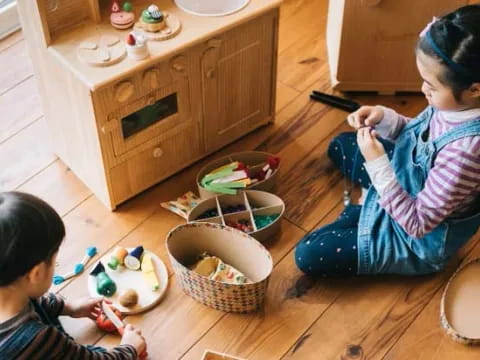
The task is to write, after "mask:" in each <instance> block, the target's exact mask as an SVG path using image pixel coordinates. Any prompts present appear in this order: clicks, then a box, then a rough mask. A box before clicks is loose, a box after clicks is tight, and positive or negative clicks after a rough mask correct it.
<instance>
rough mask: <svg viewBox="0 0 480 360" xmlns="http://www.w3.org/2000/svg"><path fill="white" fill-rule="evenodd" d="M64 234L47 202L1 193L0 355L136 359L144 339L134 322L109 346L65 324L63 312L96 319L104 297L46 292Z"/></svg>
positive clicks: (3, 356)
mask: <svg viewBox="0 0 480 360" xmlns="http://www.w3.org/2000/svg"><path fill="white" fill-rule="evenodd" d="M64 236H65V227H64V225H63V222H62V219H61V218H60V216H59V215H58V214H57V213H56V212H55V210H54V209H53V208H52V207H50V206H49V205H48V204H47V203H45V202H44V201H42V200H40V199H38V198H36V197H35V196H32V195H28V194H24V193H19V192H4V193H0V359H5V360H7V359H8V360H13V359H29V360H30V359H41V360H46V359H59V360H60V359H62V360H65V359H81V360H85V359H89V360H90V359H92V360H103V359H125V360H127V359H128V360H131V359H132V360H135V359H137V357H138V354H141V353H142V352H143V351H144V350H145V346H146V345H145V339H144V338H143V336H142V334H141V331H140V330H138V329H135V328H134V327H133V326H131V325H127V326H126V328H125V332H124V335H123V337H122V341H121V343H120V346H117V347H115V348H113V349H111V350H109V351H107V350H106V349H104V348H100V347H93V346H84V345H81V344H78V343H76V342H75V341H74V340H73V338H71V337H70V336H69V335H68V334H67V333H66V332H65V331H64V329H63V328H62V326H61V324H60V322H59V320H58V316H59V315H67V316H71V317H74V318H80V317H89V318H91V319H95V316H96V314H97V313H98V312H99V311H100V301H101V299H79V300H76V301H73V302H68V301H64V300H63V299H61V298H60V297H58V296H56V295H54V294H48V295H45V293H46V292H47V291H48V289H49V288H50V285H51V282H52V276H53V271H54V266H55V260H56V257H57V253H58V249H59V247H60V244H61V243H62V241H63V238H64Z"/></svg>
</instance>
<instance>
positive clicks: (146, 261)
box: [142, 254, 160, 291]
mask: <svg viewBox="0 0 480 360" xmlns="http://www.w3.org/2000/svg"><path fill="white" fill-rule="evenodd" d="M142 273H143V277H144V278H145V281H147V283H148V284H149V285H150V286H151V288H152V291H157V290H158V289H159V288H160V285H159V283H158V278H157V274H156V272H155V267H154V265H153V261H152V257H151V256H150V254H145V255H143V260H142Z"/></svg>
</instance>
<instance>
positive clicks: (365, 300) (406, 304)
mask: <svg viewBox="0 0 480 360" xmlns="http://www.w3.org/2000/svg"><path fill="white" fill-rule="evenodd" d="M326 8H327V0H286V1H285V3H284V5H283V8H282V13H281V22H280V43H279V68H278V99H277V118H276V123H275V125H272V126H268V127H265V128H262V129H260V130H258V131H256V132H254V133H252V134H250V135H249V136H246V137H245V138H243V139H242V140H241V141H238V142H237V143H234V144H232V145H231V146H229V147H227V148H225V149H223V150H222V151H221V152H219V153H217V154H214V155H212V156H211V157H210V159H211V158H212V157H217V156H220V155H222V154H226V153H229V152H232V151H238V150H250V149H259V150H266V151H269V152H273V153H276V154H278V155H279V156H280V157H281V159H282V169H281V175H280V184H279V195H280V196H281V197H282V198H283V199H284V200H285V202H286V205H287V212H286V216H285V220H284V221H283V223H282V229H283V232H282V236H281V238H279V239H277V240H276V241H273V242H271V243H269V244H267V246H268V248H269V250H270V251H271V252H272V256H273V258H274V262H275V268H274V272H273V275H272V278H271V282H270V286H269V291H268V298H267V301H266V306H265V309H264V310H263V311H262V312H259V313H256V314H252V315H233V314H225V313H221V312H217V311H214V310H212V309H209V308H207V307H204V306H203V305H201V304H199V303H196V302H195V301H193V300H191V299H190V298H189V297H187V296H186V295H184V294H183V293H182V291H181V290H180V288H179V287H178V285H177V284H176V281H175V278H174V277H173V276H171V277H170V281H171V283H170V288H169V290H168V293H167V296H166V298H165V299H164V301H163V302H162V303H161V304H160V305H159V306H158V307H156V308H155V309H153V310H152V311H150V312H148V313H146V314H144V315H139V316H132V317H129V318H128V321H129V322H131V323H134V324H137V325H138V326H140V327H141V328H142V329H143V331H144V333H145V334H146V336H147V339H148V346H149V352H150V354H151V358H152V359H166V360H171V359H195V360H199V359H200V358H201V355H202V353H203V351H204V350H205V349H208V348H209V349H214V350H217V351H221V352H227V353H231V354H234V355H238V356H241V357H244V358H248V359H251V360H253V359H260V360H269V359H301V360H306V359H312V360H313V359H315V360H319V359H320V360H323V359H343V360H350V359H406V360H407V359H408V360H410V359H455V360H464V359H478V358H479V356H480V352H479V350H477V349H475V348H470V347H465V346H462V345H458V344H456V343H454V342H452V341H451V340H450V339H449V338H447V337H446V336H445V335H444V333H443V331H442V329H441V328H440V326H439V303H440V297H441V294H442V290H443V287H444V285H445V282H446V280H447V279H448V277H449V276H450V274H451V273H452V271H453V270H454V269H455V268H456V266H458V264H459V262H464V261H466V260H468V259H471V258H473V257H477V256H480V244H479V239H480V237H479V236H477V237H476V238H475V239H474V240H472V241H471V242H470V243H469V244H468V245H467V246H466V248H464V249H462V251H461V253H460V256H459V259H458V260H455V261H454V262H453V263H452V264H451V266H450V267H449V269H448V271H446V272H444V273H442V274H438V275H435V276H423V277H416V278H400V277H383V276H382V277H374V278H360V279H350V280H343V281H340V280H335V281H332V280H331V281H322V282H314V281H312V280H310V279H308V278H306V277H303V276H302V274H301V273H300V272H299V270H297V269H296V267H295V264H294V260H293V253H292V249H293V248H294V246H295V244H296V243H297V241H298V240H299V239H300V238H301V237H302V236H303V235H304V234H306V233H307V232H309V231H310V230H312V229H314V228H316V227H318V226H321V225H323V224H326V223H328V222H330V221H332V220H333V219H334V218H335V217H336V216H337V215H338V214H339V212H340V211H341V210H342V204H341V195H342V191H343V189H342V182H341V178H340V175H339V173H338V172H336V171H335V170H333V169H332V168H331V166H330V165H329V163H328V161H326V158H325V149H326V147H327V145H328V143H329V141H330V139H331V138H332V137H333V136H335V134H338V133H339V132H341V131H345V130H347V126H346V125H345V121H344V120H345V115H346V114H345V113H344V112H342V111H339V110H334V109H332V108H329V107H327V106H325V105H322V104H319V103H315V102H311V101H309V99H308V93H309V92H310V91H311V90H312V89H321V90H324V91H329V81H328V66H327V63H326V51H325V21H326ZM409 56H410V55H409ZM352 61H354V59H352ZM0 64H1V65H2V66H1V68H2V71H1V72H0V117H1V121H0V164H1V172H0V189H1V190H13V189H17V190H21V191H27V192H31V193H33V194H36V195H38V196H40V197H42V198H44V199H45V200H47V201H48V202H49V203H50V204H52V205H53V206H54V207H55V209H57V211H58V212H59V213H60V214H61V215H62V216H63V219H64V221H65V224H66V226H67V233H68V235H67V238H66V240H65V243H64V245H63V246H62V249H61V252H60V255H59V260H58V262H59V263H58V265H57V266H58V269H57V272H58V273H62V272H65V271H69V270H70V269H71V264H72V263H75V262H76V261H78V260H79V258H80V257H81V256H82V254H83V252H84V250H85V248H86V247H87V246H88V245H91V244H94V245H96V246H97V247H98V249H99V251H100V253H101V254H103V253H105V252H108V251H109V250H111V249H112V248H113V247H114V246H115V245H117V244H120V245H122V246H132V245H135V244H138V243H142V244H143V245H144V246H145V247H147V248H150V249H151V250H153V251H155V252H156V253H157V254H159V255H160V256H161V258H162V259H163V260H164V261H165V262H166V263H167V264H168V259H167V255H166V250H165V246H164V240H165V235H166V234H167V232H168V231H169V229H171V228H172V227H173V226H175V225H177V224H180V223H181V222H182V220H181V219H180V218H179V217H177V216H176V215H173V214H171V213H169V212H167V211H165V210H163V209H162V208H161V207H160V203H161V202H162V201H165V200H169V199H171V198H172V197H175V196H177V195H181V194H183V193H184V192H186V191H188V190H194V189H195V182H194V178H195V174H196V172H197V171H198V170H199V168H200V167H201V166H202V164H204V163H205V161H203V162H201V163H198V164H196V165H194V166H192V167H190V168H188V169H186V170H184V171H183V172H181V173H179V174H178V175H176V176H174V177H173V178H171V179H169V180H167V181H165V182H164V183H162V184H160V185H158V186H156V187H154V188H152V189H150V190H149V191H147V192H145V193H143V194H141V195H140V196H138V197H137V198H135V199H133V200H131V201H129V202H127V203H126V204H124V205H122V206H121V207H120V208H119V209H118V211H117V212H115V213H112V212H110V211H109V210H107V209H106V208H105V207H104V206H103V205H102V204H101V203H100V201H98V200H97V199H96V198H95V197H94V196H93V195H92V194H91V193H90V191H89V190H88V189H87V188H86V187H85V186H84V185H83V184H82V183H81V182H80V181H79V180H78V179H77V178H76V177H75V175H74V174H73V173H72V172H71V171H70V170H69V169H68V168H67V167H66V166H65V165H64V164H63V163H62V162H61V161H60V160H59V159H58V158H57V157H56V156H55V155H54V153H53V149H51V148H50V145H49V141H48V133H47V129H46V126H45V122H44V118H43V114H42V108H41V104H40V100H39V97H38V92H37V88H36V83H35V81H36V80H35V77H34V76H33V73H32V64H31V62H30V60H29V57H28V54H27V52H26V49H25V42H24V40H23V38H22V34H21V33H16V34H14V35H12V36H10V37H9V38H7V39H5V40H3V41H1V42H0ZM357 99H358V100H359V101H361V102H362V103H364V104H374V103H381V104H384V105H387V106H391V107H393V108H395V109H396V110H397V111H400V112H402V113H404V114H406V115H414V114H416V113H418V112H419V111H420V110H421V109H422V108H423V106H424V105H425V102H424V100H423V98H422V97H421V96H415V95H410V96H396V97H394V96H391V97H388V96H387V97H380V96H361V97H357ZM49 101H53V102H54V101H55V99H50V100H49ZM66 121H68V119H66ZM207 160H208V159H207ZM207 160H206V161H207ZM168 265H169V264H168ZM169 272H170V275H172V269H171V267H170V265H169ZM53 290H54V291H58V292H59V293H60V294H62V295H64V296H66V297H77V296H83V295H86V294H87V288H86V275H85V274H84V275H82V276H80V277H79V278H77V279H75V280H74V281H72V282H68V283H66V284H64V285H63V286H61V287H57V288H55V289H53ZM65 323H66V327H67V329H68V330H69V331H70V332H71V333H72V335H74V336H75V337H76V338H77V339H78V340H79V341H81V342H84V343H95V344H98V345H104V346H114V345H115V344H117V343H118V341H119V338H118V337H115V336H105V335H104V334H102V333H100V332H99V331H97V329H96V327H95V326H94V325H93V324H92V323H91V322H90V321H88V320H74V321H73V320H68V319H66V320H65Z"/></svg>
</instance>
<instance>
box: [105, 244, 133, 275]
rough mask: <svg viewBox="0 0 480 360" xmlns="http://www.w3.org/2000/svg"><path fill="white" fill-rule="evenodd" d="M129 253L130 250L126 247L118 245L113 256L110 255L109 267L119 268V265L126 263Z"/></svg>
mask: <svg viewBox="0 0 480 360" xmlns="http://www.w3.org/2000/svg"><path fill="white" fill-rule="evenodd" d="M127 255H128V251H127V250H126V249H125V248H123V247H121V246H117V247H116V249H115V251H114V252H113V254H112V256H111V257H110V261H109V262H108V264H107V265H108V267H109V268H110V269H112V270H117V268H118V265H123V264H124V260H125V257H126V256H127Z"/></svg>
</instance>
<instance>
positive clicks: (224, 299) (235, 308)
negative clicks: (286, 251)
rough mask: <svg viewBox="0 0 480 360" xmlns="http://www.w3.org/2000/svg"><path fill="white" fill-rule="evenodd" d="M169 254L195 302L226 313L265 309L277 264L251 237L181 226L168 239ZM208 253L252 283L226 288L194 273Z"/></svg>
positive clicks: (208, 227)
mask: <svg viewBox="0 0 480 360" xmlns="http://www.w3.org/2000/svg"><path fill="white" fill-rule="evenodd" d="M167 251H168V255H169V258H170V262H171V263H172V266H173V270H174V272H175V276H176V277H177V280H178V284H179V285H180V286H181V287H182V289H183V291H184V292H185V293H186V294H187V295H189V296H191V297H192V298H193V299H195V300H197V301H199V302H201V303H202V304H204V305H207V306H210V307H212V308H214V309H216V310H220V311H225V312H237V313H247V312H251V311H255V310H258V309H260V308H261V307H262V306H263V303H264V300H265V294H266V292H267V286H268V281H269V279H270V275H271V273H272V270H273V261H272V257H271V255H270V253H269V252H268V250H267V249H265V248H264V247H263V245H262V244H260V243H259V242H258V241H257V240H255V239H254V238H253V237H251V236H249V235H248V234H245V233H243V232H241V231H240V230H236V229H233V228H230V227H228V226H223V225H221V224H213V223H190V224H184V225H179V226H177V227H176V228H175V229H173V230H171V231H170V232H169V234H168V235H167ZM205 251H206V252H208V253H209V254H210V255H213V256H217V257H218V258H220V259H221V260H222V261H224V262H225V263H226V264H229V265H231V266H233V267H234V268H236V269H238V270H239V271H241V272H242V273H243V274H244V275H245V276H246V277H247V278H248V279H250V280H251V281H252V282H251V283H246V284H241V285H237V284H226V283H223V282H220V281H215V280H211V279H209V278H208V277H206V276H203V275H200V274H198V273H196V272H195V271H192V270H190V268H189V266H192V265H193V264H195V262H196V260H197V257H198V255H200V254H202V253H204V252H205Z"/></svg>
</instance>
